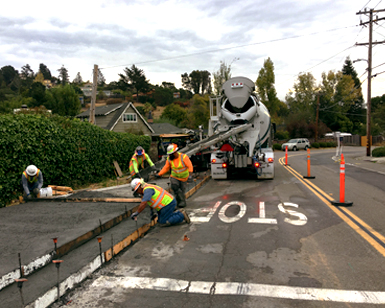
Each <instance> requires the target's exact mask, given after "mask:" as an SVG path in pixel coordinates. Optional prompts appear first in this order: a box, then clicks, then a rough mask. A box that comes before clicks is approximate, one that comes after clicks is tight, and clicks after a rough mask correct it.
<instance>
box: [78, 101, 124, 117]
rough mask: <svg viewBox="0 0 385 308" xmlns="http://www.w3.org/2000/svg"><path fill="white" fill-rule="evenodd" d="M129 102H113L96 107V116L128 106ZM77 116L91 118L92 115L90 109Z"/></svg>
mask: <svg viewBox="0 0 385 308" xmlns="http://www.w3.org/2000/svg"><path fill="white" fill-rule="evenodd" d="M127 105H128V103H119V104H111V105H105V106H99V107H95V116H106V115H108V114H110V113H111V112H114V111H115V110H118V109H120V108H122V107H125V106H127ZM76 117H77V118H89V117H90V109H88V110H86V111H83V112H82V113H81V114H78V115H77V116H76Z"/></svg>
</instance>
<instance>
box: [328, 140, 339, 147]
mask: <svg viewBox="0 0 385 308" xmlns="http://www.w3.org/2000/svg"><path fill="white" fill-rule="evenodd" d="M327 146H328V147H329V148H335V147H336V146H337V143H336V142H333V141H329V142H327Z"/></svg>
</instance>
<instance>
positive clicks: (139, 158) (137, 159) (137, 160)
mask: <svg viewBox="0 0 385 308" xmlns="http://www.w3.org/2000/svg"><path fill="white" fill-rule="evenodd" d="M145 161H147V163H148V165H149V166H150V167H153V166H154V163H153V162H152V160H151V158H150V156H149V155H147V153H145V152H144V149H143V148H142V147H141V146H138V147H137V148H136V150H135V153H134V155H133V156H132V157H131V160H130V166H129V169H130V174H131V177H132V178H141V176H140V173H139V168H141V169H144V168H145V167H144V163H145ZM154 168H155V167H154Z"/></svg>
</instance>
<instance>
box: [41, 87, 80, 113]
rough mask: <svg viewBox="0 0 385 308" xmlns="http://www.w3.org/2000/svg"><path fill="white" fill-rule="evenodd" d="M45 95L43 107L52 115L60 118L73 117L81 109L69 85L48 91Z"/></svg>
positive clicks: (77, 97)
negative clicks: (57, 115)
mask: <svg viewBox="0 0 385 308" xmlns="http://www.w3.org/2000/svg"><path fill="white" fill-rule="evenodd" d="M46 94H47V102H46V104H45V106H46V107H47V109H50V110H52V112H53V113H56V114H59V115H61V116H75V115H77V114H78V113H79V111H80V108H81V105H80V100H79V96H78V95H77V94H76V92H75V90H74V88H73V87H72V86H71V85H69V84H67V85H65V86H60V87H55V88H52V89H49V90H48V91H47V93H46Z"/></svg>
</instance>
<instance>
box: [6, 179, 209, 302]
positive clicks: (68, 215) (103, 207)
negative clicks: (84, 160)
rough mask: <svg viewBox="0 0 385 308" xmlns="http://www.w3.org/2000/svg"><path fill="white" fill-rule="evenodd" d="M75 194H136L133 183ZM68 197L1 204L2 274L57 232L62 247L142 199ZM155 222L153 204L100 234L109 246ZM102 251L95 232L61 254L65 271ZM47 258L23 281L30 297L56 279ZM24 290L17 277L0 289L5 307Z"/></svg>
mask: <svg viewBox="0 0 385 308" xmlns="http://www.w3.org/2000/svg"><path fill="white" fill-rule="evenodd" d="M205 175H206V174H205V173H199V174H194V177H195V181H192V182H191V183H188V189H187V191H190V190H191V189H193V188H194V187H195V186H196V185H197V184H198V183H199V182H200V181H202V179H203V178H204V176H205ZM149 182H150V183H153V184H156V185H158V186H161V187H163V188H165V189H168V188H169V182H170V180H169V178H162V179H156V180H150V181H149ZM74 196H76V198H133V194H132V190H131V187H130V185H122V186H117V187H113V188H107V189H99V190H83V191H81V192H75V193H74V194H71V196H70V197H72V198H73V197H74ZM67 199H68V197H63V198H55V202H47V200H44V201H43V200H42V201H36V202H28V203H24V204H20V205H15V206H12V207H7V208H2V209H0V211H1V215H0V225H1V226H2V232H1V233H0V264H1V266H0V277H4V276H5V275H6V274H8V273H10V272H12V271H15V270H18V268H19V259H18V254H19V253H20V256H21V263H22V265H26V264H29V263H30V264H31V263H32V264H33V262H34V261H35V260H36V259H38V258H40V257H42V256H44V255H47V254H49V253H52V251H53V250H54V242H53V238H57V239H58V242H57V246H58V247H60V246H62V245H64V244H66V243H68V242H70V241H73V240H74V239H76V238H78V237H80V236H82V235H84V234H86V233H87V232H89V231H90V230H93V229H95V228H97V227H98V226H99V225H100V224H104V223H105V222H107V221H109V220H111V219H113V218H115V217H118V216H121V215H122V214H124V213H125V212H126V211H130V210H131V209H133V208H134V207H136V206H137V205H138V204H139V203H138V202H133V203H121V202H116V203H115V202H68V200H67ZM149 222H150V216H149V209H148V208H146V210H145V212H143V213H142V214H141V215H140V216H139V219H138V222H137V223H136V222H134V221H132V220H131V219H126V220H123V221H122V222H121V223H119V224H118V225H117V226H116V227H114V228H112V229H110V230H108V231H106V232H104V233H102V234H100V236H103V240H102V249H103V251H106V250H107V249H109V248H110V247H111V246H112V245H113V244H116V243H117V242H119V241H121V240H123V239H124V238H125V237H127V236H128V235H129V234H131V233H133V232H135V230H136V229H137V228H138V227H140V226H142V225H144V224H147V223H149ZM98 254H99V244H98V242H97V240H96V238H95V236H94V237H93V238H92V237H91V239H90V240H89V241H88V242H86V243H85V244H84V245H82V246H81V247H79V248H77V249H76V250H73V251H71V252H69V253H68V254H66V255H64V256H61V257H60V259H62V260H63V263H62V265H61V267H60V277H61V280H63V279H64V278H65V277H68V276H69V275H71V274H73V273H76V272H77V271H79V270H80V269H81V268H82V267H84V266H85V265H87V264H89V263H90V262H91V261H92V260H93V259H95V257H97V256H98ZM50 261H51V260H48V265H46V266H43V267H42V268H41V269H40V270H38V271H35V272H34V273H32V274H31V275H29V276H28V277H27V278H28V282H26V283H24V286H23V295H24V301H25V303H29V302H31V301H32V300H35V299H36V298H38V297H39V296H41V295H42V294H44V293H45V292H47V290H49V289H50V288H52V287H53V286H54V285H55V284H56V282H57V281H56V279H57V278H56V274H57V272H56V271H57V269H56V268H55V266H54V265H53V264H52V263H51V262H50ZM20 301H21V299H20V294H19V290H18V288H17V285H16V284H15V283H13V284H11V285H9V286H6V287H4V288H3V289H2V290H1V291H0V302H1V303H2V304H1V307H4V308H7V307H16V306H18V305H19V304H20Z"/></svg>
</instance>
